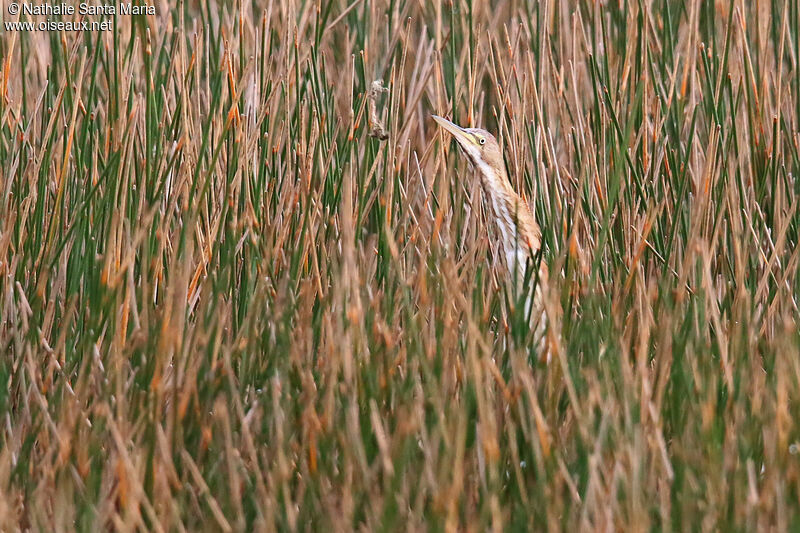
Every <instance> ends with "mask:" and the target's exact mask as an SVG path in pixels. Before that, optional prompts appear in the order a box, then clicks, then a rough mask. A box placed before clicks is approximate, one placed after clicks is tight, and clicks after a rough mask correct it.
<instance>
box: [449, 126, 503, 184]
mask: <svg viewBox="0 0 800 533" xmlns="http://www.w3.org/2000/svg"><path fill="white" fill-rule="evenodd" d="M433 119H434V120H435V121H436V122H437V123H438V124H439V125H440V126H441V127H442V128H444V129H445V131H447V132H448V133H449V134H450V135H452V136H453V138H454V139H455V140H456V142H457V143H458V145H459V146H460V147H461V150H462V151H463V152H464V154H466V156H467V158H468V159H469V160H470V163H472V165H473V166H474V167H475V168H477V169H480V170H481V171H484V173H486V172H485V171H486V170H489V169H491V170H492V171H494V173H495V174H496V175H502V174H505V164H504V163H503V153H502V151H501V150H500V145H499V144H497V139H495V138H494V135H492V134H491V133H489V132H488V131H486V130H482V129H480V128H462V127H461V126H459V125H457V124H453V123H452V122H450V121H449V120H447V119H444V118H442V117H440V116H437V115H433ZM486 167H489V168H488V169H487V168H486Z"/></svg>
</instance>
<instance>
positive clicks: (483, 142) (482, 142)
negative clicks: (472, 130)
mask: <svg viewBox="0 0 800 533" xmlns="http://www.w3.org/2000/svg"><path fill="white" fill-rule="evenodd" d="M478 142H479V143H481V146H483V145H484V144H486V139H484V138H483V137H479V138H478Z"/></svg>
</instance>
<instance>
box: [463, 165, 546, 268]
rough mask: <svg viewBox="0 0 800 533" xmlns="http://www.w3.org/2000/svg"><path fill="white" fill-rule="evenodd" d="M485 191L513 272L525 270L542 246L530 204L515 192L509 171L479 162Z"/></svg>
mask: <svg viewBox="0 0 800 533" xmlns="http://www.w3.org/2000/svg"><path fill="white" fill-rule="evenodd" d="M478 173H479V174H480V175H481V183H482V185H483V190H484V192H485V193H486V195H487V196H488V200H489V203H490V204H491V206H492V210H493V211H494V215H495V219H496V220H497V225H498V227H499V229H500V234H501V236H502V240H503V248H504V251H505V255H506V259H507V261H508V263H509V264H508V266H509V268H510V269H512V270H513V269H514V268H519V267H520V265H521V268H522V270H524V269H525V262H526V261H527V259H528V258H529V257H531V256H533V255H534V254H535V253H536V252H538V250H539V247H540V242H541V238H540V235H539V232H538V227H537V225H536V223H535V221H534V219H533V215H532V214H531V212H530V209H529V208H528V205H527V204H526V203H525V202H524V201H523V200H522V198H521V197H520V196H519V195H518V194H517V193H516V191H514V188H513V187H512V186H511V183H510V181H509V179H508V174H507V173H506V170H505V168H500V169H494V168H491V167H489V165H487V164H485V163H483V162H481V163H479V168H478Z"/></svg>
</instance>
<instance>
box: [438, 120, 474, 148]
mask: <svg viewBox="0 0 800 533" xmlns="http://www.w3.org/2000/svg"><path fill="white" fill-rule="evenodd" d="M431 116H432V117H433V120H435V121H436V122H438V123H439V125H440V126H441V127H443V128H444V129H445V130H447V131H448V132H449V133H450V135H452V136H453V137H455V139H456V141H458V143H459V144H460V145H461V146H469V145H474V144H475V141H474V140H473V139H472V135H470V134H469V133H468V132H467V130H465V129H464V128H462V127H461V126H458V125H456V124H453V123H452V122H450V121H449V120H447V119H445V118H442V117H440V116H439V115H431Z"/></svg>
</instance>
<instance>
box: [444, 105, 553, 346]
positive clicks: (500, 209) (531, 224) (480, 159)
mask: <svg viewBox="0 0 800 533" xmlns="http://www.w3.org/2000/svg"><path fill="white" fill-rule="evenodd" d="M433 118H434V120H436V122H437V123H438V124H439V125H440V126H441V127H442V128H444V129H445V130H446V131H447V132H448V133H450V134H451V135H452V136H453V138H454V139H455V140H456V142H457V143H458V145H459V146H460V147H461V149H462V151H463V153H464V154H465V155H466V157H467V159H468V160H469V162H470V163H471V164H472V166H473V167H474V168H475V171H476V172H477V174H478V175H479V176H480V180H481V186H482V188H483V191H484V193H485V195H486V197H487V199H488V200H489V204H490V205H491V208H492V212H493V213H494V216H495V220H496V221H497V225H498V227H499V229H500V234H501V236H502V246H503V252H504V256H505V258H506V268H507V269H508V273H509V280H510V281H512V282H514V283H516V284H517V285H516V286H517V287H518V288H520V289H521V288H522V284H523V281H524V276H525V268H526V265H527V264H528V261H529V260H530V264H532V265H535V264H536V258H537V255H538V254H539V251H540V250H541V247H542V232H541V230H540V229H539V225H538V224H537V223H536V221H535V220H534V218H533V214H532V213H531V211H530V209H529V207H528V205H527V204H526V203H525V201H524V200H523V199H522V198H521V197H520V195H519V194H517V192H516V191H515V190H514V188H513V187H512V186H511V182H510V181H509V179H508V174H507V172H506V166H505V163H504V161H503V154H502V151H501V150H500V145H498V144H497V140H496V139H495V138H494V136H493V135H492V134H491V133H489V132H488V131H486V130H482V129H478V128H462V127H460V126H458V125H456V124H453V123H452V122H450V121H449V120H446V119H444V118H442V117H439V116H436V115H433ZM538 277H539V281H538V283H537V285H536V291H535V294H534V297H533V302H531V301H530V299H529V300H528V301H527V303H526V312H530V311H533V312H532V313H531V316H532V318H533V319H538V317H539V316H540V312H539V311H541V309H542V287H545V286H546V284H547V265H546V264H545V263H544V261H540V263H539V273H538ZM531 303H533V305H534V309H533V310H531V309H530V305H531ZM543 327H544V320H543V319H542V320H538V325H537V330H539V332H541V331H542V328H543ZM540 340H541V339H540Z"/></svg>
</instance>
